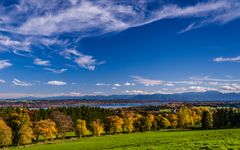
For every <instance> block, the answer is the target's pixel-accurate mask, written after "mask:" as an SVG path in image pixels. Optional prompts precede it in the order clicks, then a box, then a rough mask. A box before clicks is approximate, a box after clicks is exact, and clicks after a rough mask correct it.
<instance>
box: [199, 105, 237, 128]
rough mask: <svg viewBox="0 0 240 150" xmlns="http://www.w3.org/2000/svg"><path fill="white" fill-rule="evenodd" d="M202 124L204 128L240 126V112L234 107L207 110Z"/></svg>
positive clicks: (203, 115)
mask: <svg viewBox="0 0 240 150" xmlns="http://www.w3.org/2000/svg"><path fill="white" fill-rule="evenodd" d="M201 124H202V128H203V129H221V128H239V127H240V112H239V111H238V110H237V109H233V108H230V109H217V110H205V111H204V112H203V114H202V120H201Z"/></svg>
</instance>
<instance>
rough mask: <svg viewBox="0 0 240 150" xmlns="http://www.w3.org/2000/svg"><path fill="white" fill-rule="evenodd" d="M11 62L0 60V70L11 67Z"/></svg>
mask: <svg viewBox="0 0 240 150" xmlns="http://www.w3.org/2000/svg"><path fill="white" fill-rule="evenodd" d="M11 66H12V64H11V63H10V62H9V60H0V70H2V69H5V68H8V67H11Z"/></svg>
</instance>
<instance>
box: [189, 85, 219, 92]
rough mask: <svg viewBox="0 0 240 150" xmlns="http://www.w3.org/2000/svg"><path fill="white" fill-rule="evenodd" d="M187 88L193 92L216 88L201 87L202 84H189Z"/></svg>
mask: <svg viewBox="0 0 240 150" xmlns="http://www.w3.org/2000/svg"><path fill="white" fill-rule="evenodd" d="M188 89H189V90H190V91H193V92H206V91H215V90H216V89H214V88H209V87H202V86H190V87H189V88H188Z"/></svg>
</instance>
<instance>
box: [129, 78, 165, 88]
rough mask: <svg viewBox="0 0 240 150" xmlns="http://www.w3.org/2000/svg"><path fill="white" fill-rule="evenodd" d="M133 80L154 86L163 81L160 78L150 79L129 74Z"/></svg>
mask: <svg viewBox="0 0 240 150" xmlns="http://www.w3.org/2000/svg"><path fill="white" fill-rule="evenodd" d="M131 77H132V78H133V79H134V81H135V82H137V83H139V84H143V85H145V86H155V85H162V84H163V81H162V80H152V79H146V78H142V77H140V76H131Z"/></svg>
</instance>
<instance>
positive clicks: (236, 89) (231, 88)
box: [220, 84, 240, 92]
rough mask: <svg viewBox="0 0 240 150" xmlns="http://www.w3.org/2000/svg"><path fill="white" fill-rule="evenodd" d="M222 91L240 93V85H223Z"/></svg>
mask: <svg viewBox="0 0 240 150" xmlns="http://www.w3.org/2000/svg"><path fill="white" fill-rule="evenodd" d="M220 89H222V90H224V91H230V92H240V85H239V84H229V85H223V86H221V87H220Z"/></svg>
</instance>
